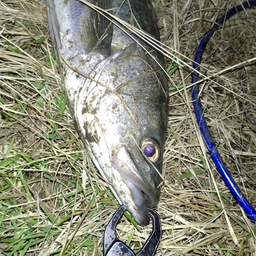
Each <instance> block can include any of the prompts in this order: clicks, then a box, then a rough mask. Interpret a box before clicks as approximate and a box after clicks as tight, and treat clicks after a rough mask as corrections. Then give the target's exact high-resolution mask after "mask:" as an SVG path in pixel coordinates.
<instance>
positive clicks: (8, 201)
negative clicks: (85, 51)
mask: <svg viewBox="0 0 256 256" xmlns="http://www.w3.org/2000/svg"><path fill="white" fill-rule="evenodd" d="M239 3H240V1H238V0H232V1H224V0H218V1H199V0H198V1H192V0H180V1H177V0H173V1H171V0H170V1H168V0H153V4H154V7H155V10H156V14H157V17H158V26H159V28H160V31H161V41H162V43H163V44H164V45H165V46H164V48H165V49H167V50H168V52H169V54H168V55H169V57H168V56H166V67H165V68H166V69H167V70H168V72H169V74H170V79H169V94H170V110H169V119H168V134H167V141H166V146H165V154H164V168H163V177H164V181H163V184H162V187H161V199H160V203H159V206H158V209H157V212H158V213H159V215H160V216H161V220H162V229H163V236H162V241H161V243H160V246H159V249H158V251H157V254H156V255H255V254H256V242H255V241H256V239H255V238H256V236H255V224H253V223H252V222H250V220H248V218H247V217H246V216H245V215H244V213H243V212H242V210H241V209H240V207H239V205H238V204H237V203H236V202H235V200H234V199H233V197H232V196H231V194H230V192H229V190H228V189H227V187H226V186H225V184H224V182H223V180H222V178H221V177H220V175H219V174H218V172H217V171H216V168H215V166H214V164H213V162H212V161H211V159H210V156H209V154H208V153H207V149H206V147H205V145H204V143H203V140H202V138H201V136H200V132H199V130H198V126H197V124H196V121H195V116H194V113H193V106H192V102H191V96H190V93H191V85H190V74H191V71H192V70H191V63H192V60H193V58H194V55H195V51H196V48H197V46H198V43H199V41H200V39H201V37H202V36H203V35H204V34H205V33H206V32H207V31H208V30H209V29H210V28H211V27H212V26H213V24H214V22H215V20H216V19H217V18H218V17H220V16H221V15H223V14H224V13H225V12H226V11H227V10H228V9H230V8H232V7H233V6H235V5H237V4H239ZM0 14H1V15H0V24H1V27H0V30H1V31H0V44H1V48H0V52H1V55H0V127H1V134H0V149H1V151H0V152H1V155H0V191H1V194H0V199H1V201H0V255H1V256H2V255H29V256H30V255H43V256H45V255H101V251H102V239H103V232H104V227H105V226H106V224H107V223H108V221H109V219H110V216H111V215H112V214H113V213H114V211H115V210H116V209H117V208H118V203H117V201H116V199H115V198H114V196H113V195H112V193H111V192H110V190H109V189H108V187H107V184H106V182H104V180H103V179H102V178H101V177H100V176H99V174H98V172H97V170H96V169H95V167H94V165H93V164H92V162H91V160H90V158H89V156H88V155H87V152H86V149H85V148H84V147H83V144H82V142H81V141H80V139H79V136H78V135H77V133H76V130H75V127H74V124H73V121H72V118H71V116H70V113H69V111H68V108H67V107H66V103H67V98H66V96H65V92H64V88H63V87H62V85H61V77H60V74H59V73H58V67H57V63H56V57H55V52H54V49H53V46H52V42H51V39H50V34H49V30H48V24H47V12H46V7H45V5H44V3H43V2H42V1H37V0H31V1H27V0H20V1H18V0H4V1H2V2H1V4H0ZM255 24H256V10H255V9H251V10H246V11H243V12H242V13H240V14H238V15H236V16H235V17H233V18H231V19H230V20H229V21H227V22H226V23H225V26H224V27H223V28H221V29H220V30H219V31H218V32H216V33H215V34H214V36H213V38H212V39H211V40H210V42H209V44H208V46H207V48H206V52H205V54H204V57H203V61H202V68H201V73H202V76H204V77H210V79H205V80H204V81H203V82H202V84H201V88H202V92H201V94H200V95H201V99H202V104H203V107H204V114H205V116H206V119H207V122H208V125H209V128H210V131H211V133H212V136H213V139H214V141H215V143H216V144H217V146H218V150H219V152H220V153H221V157H222V159H223V161H224V162H225V164H226V166H227V167H228V169H229V170H230V172H231V174H232V175H233V177H234V179H235V181H236V182H237V183H238V185H239V187H240V188H241V190H242V191H243V193H244V195H246V197H247V198H248V200H249V201H250V202H251V203H252V205H254V206H255V207H256V199H255V198H256V197H255V195H256V190H255V188H256V182H255V178H256V167H255V166H256V136H255V133H256V107H255V105H256V85H255V84H256V72H255V65H256V59H255V56H256V39H255V38H256V25H255ZM170 56H172V57H171V58H170ZM174 60H176V62H175V61H174ZM177 60H178V61H177ZM150 231H151V227H150V226H149V227H146V228H139V229H136V227H134V225H132V224H131V223H130V221H128V220H127V219H126V218H123V220H122V222H121V223H120V224H119V225H118V235H119V237H120V238H121V239H122V240H123V241H126V242H127V243H128V244H130V245H131V246H132V247H133V248H134V249H135V250H138V249H139V248H141V245H142V244H143V242H144V241H145V239H146V238H147V237H148V234H149V232H150Z"/></svg>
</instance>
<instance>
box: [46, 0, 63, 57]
mask: <svg viewBox="0 0 256 256" xmlns="http://www.w3.org/2000/svg"><path fill="white" fill-rule="evenodd" d="M46 5H47V14H48V23H49V29H50V35H51V38H52V40H53V44H54V46H55V47H57V49H60V48H61V41H60V35H59V30H60V29H59V23H58V19H57V15H56V11H55V8H54V2H53V1H52V0H47V1H46ZM57 49H56V50H57ZM56 52H57V51H56Z"/></svg>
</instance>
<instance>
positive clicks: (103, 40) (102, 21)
mask: <svg viewBox="0 0 256 256" xmlns="http://www.w3.org/2000/svg"><path fill="white" fill-rule="evenodd" d="M98 6H99V7H100V8H102V9H104V10H110V9H111V7H112V4H111V1H110V0H98ZM95 29H96V31H95V33H96V36H97V38H98V43H97V45H96V49H97V50H98V51H99V52H100V53H101V54H103V55H106V56H109V55H110V51H111V41H112V35H113V24H112V22H111V21H110V20H108V19H107V18H105V17H104V16H102V15H101V14H99V13H97V15H96V19H95Z"/></svg>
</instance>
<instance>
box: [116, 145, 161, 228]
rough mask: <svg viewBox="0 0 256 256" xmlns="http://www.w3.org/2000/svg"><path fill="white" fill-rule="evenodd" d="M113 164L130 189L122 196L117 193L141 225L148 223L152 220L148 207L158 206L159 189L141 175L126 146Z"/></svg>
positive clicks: (118, 153)
mask: <svg viewBox="0 0 256 256" xmlns="http://www.w3.org/2000/svg"><path fill="white" fill-rule="evenodd" d="M111 164H112V168H114V169H115V171H117V172H118V174H119V175H120V176H121V177H122V180H123V182H124V183H125V184H126V186H127V187H128V189H129V191H130V195H121V196H120V197H119V196H118V195H117V196H118V197H119V199H120V201H121V202H122V203H123V204H124V205H125V206H126V208H127V210H128V212H129V213H130V214H131V215H132V216H133V217H134V219H135V220H136V222H137V223H138V224H139V225H141V226H146V225H148V224H149V221H150V214H149V211H148V207H151V208H152V207H153V208H154V207H156V205H157V202H158V197H159V196H158V194H159V193H157V191H158V189H156V188H154V187H153V186H152V185H151V184H148V182H147V181H145V179H143V178H142V177H141V174H140V172H139V171H138V168H137V167H136V165H135V163H134V160H133V159H132V158H131V156H130V154H129V152H128V150H127V149H126V147H125V146H122V147H121V148H120V149H119V150H118V152H117V153H116V154H115V155H114V156H113V158H112V161H111ZM116 192H118V191H116ZM119 192H120V191H119Z"/></svg>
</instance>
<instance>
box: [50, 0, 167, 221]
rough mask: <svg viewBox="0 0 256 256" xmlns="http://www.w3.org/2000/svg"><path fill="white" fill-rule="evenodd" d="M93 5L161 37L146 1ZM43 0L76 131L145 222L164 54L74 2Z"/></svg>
mask: <svg viewBox="0 0 256 256" xmlns="http://www.w3.org/2000/svg"><path fill="white" fill-rule="evenodd" d="M88 2H90V3H92V4H96V3H95V1H93V0H90V1H88ZM97 5H98V6H99V7H101V8H102V9H105V10H108V11H109V12H111V13H112V14H114V15H115V16H117V17H119V18H121V19H122V20H124V21H126V22H128V23H130V24H132V25H133V26H135V27H137V28H140V29H142V30H144V31H145V32H147V33H148V34H150V35H151V36H153V37H155V38H156V39H159V31H158V29H157V23H156V18H155V15H154V10H153V7H152V4H151V1H150V0H112V1H111V0H98V1H97ZM47 6H48V19H49V27H50V32H51V37H52V39H53V41H54V43H55V47H56V50H57V52H58V56H59V60H60V63H61V71H62V73H63V83H64V86H65V89H66V92H67V95H68V99H69V107H70V111H71V114H72V116H73V118H74V120H75V123H76V127H77V130H78V132H79V134H80V136H81V138H82V140H83V142H84V144H85V146H86V147H87V148H88V151H89V154H90V157H91V158H92V160H93V162H94V164H95V165H96V167H97V169H98V170H99V172H100V173H101V175H102V176H103V177H104V178H105V179H106V180H107V182H108V183H109V185H110V187H111V189H112V191H113V193H114V194H115V196H116V197H117V198H118V200H119V201H120V203H122V204H124V205H125V207H126V208H127V210H128V211H129V212H130V214H131V215H132V216H133V217H134V218H135V220H136V221H137V223H138V224H140V225H147V224H148V223H149V219H150V215H149V212H148V207H153V208H154V207H156V206H157V203H158V201H159V196H160V188H159V185H160V183H161V181H162V179H161V171H162V158H163V149H164V143H165V133H166V126H167V111H168V110H167V108H168V107H167V106H168V98H167V92H166V91H167V90H166V77H165V74H164V72H163V71H162V69H161V68H160V66H159V64H157V62H158V63H160V64H161V65H162V66H164V60H163V57H162V55H161V54H160V53H158V52H156V51H155V50H154V49H152V48H151V47H150V46H148V45H147V44H146V43H145V42H142V41H141V40H140V39H139V38H137V37H136V36H135V35H134V34H132V33H131V32H129V31H128V30H125V31H126V32H128V34H126V33H125V32H124V31H122V30H120V28H118V26H116V25H113V24H112V23H111V22H110V21H109V20H107V19H106V18H104V17H103V16H101V15H99V14H98V13H97V12H96V11H94V10H93V9H91V8H90V7H89V6H87V5H86V4H84V3H82V2H80V1H78V0H47ZM130 36H132V37H133V38H131V37H130ZM134 39H135V40H134ZM142 46H143V47H142ZM143 48H144V49H143ZM145 49H146V50H145ZM154 59H155V60H156V61H157V62H156V61H155V60H154Z"/></svg>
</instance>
